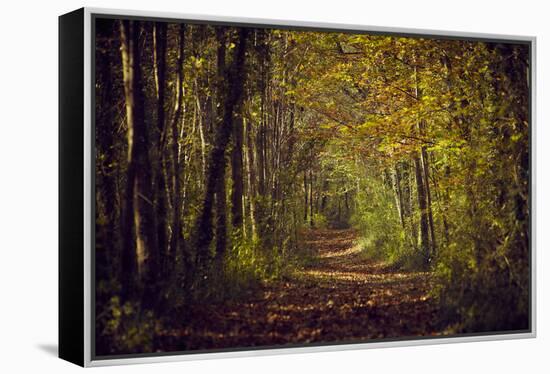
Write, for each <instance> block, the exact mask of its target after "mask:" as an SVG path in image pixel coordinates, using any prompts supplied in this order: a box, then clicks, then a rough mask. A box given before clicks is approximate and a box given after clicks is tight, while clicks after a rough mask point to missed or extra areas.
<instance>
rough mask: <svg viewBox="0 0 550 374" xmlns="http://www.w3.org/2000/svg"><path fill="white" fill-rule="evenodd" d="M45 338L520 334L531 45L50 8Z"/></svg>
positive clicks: (219, 350) (443, 339) (134, 348)
mask: <svg viewBox="0 0 550 374" xmlns="http://www.w3.org/2000/svg"><path fill="white" fill-rule="evenodd" d="M59 51H60V54H59V93H60V94H59V115H60V116H59V126H60V127H59V140H60V141H59V171H60V173H59V175H60V180H59V182H60V188H59V217H60V218H59V243H60V244H59V261H60V263H59V265H60V266H59V355H60V357H61V358H64V359H66V360H68V361H71V362H74V363H76V364H79V365H82V366H101V365H113V364H124V363H139V362H151V361H166V360H182V359H195V358H205V357H206V358H211V357H212V358H214V357H228V356H235V355H246V354H253V353H255V354H258V353H261V354H271V353H286V352H310V351H325V350H335V349H356V348H373V347H386V346H394V345H412V344H428V343H429V344H435V343H449V342H462V341H476V340H493V339H509V338H526V337H534V336H535V314H534V313H535V307H534V305H535V292H534V287H535V284H534V279H535V278H534V270H535V267H534V260H535V251H534V249H535V247H534V232H533V229H534V226H533V225H532V223H533V220H534V212H533V207H534V205H533V200H534V191H533V183H532V182H533V178H534V173H533V172H534V162H533V161H534V160H533V156H534V152H533V145H534V143H533V136H534V123H533V119H534V116H533V113H534V98H533V93H534V83H535V80H534V71H535V39H534V38H533V37H523V36H499V35H480V34H474V33H472V34H466V33H454V32H443V31H427V30H406V29H394V28H381V27H368V26H358V25H335V24H316V23H307V22H294V21H282V20H277V21H275V20H256V19H236V18H223V17H211V16H191V15H179V14H166V13H154V12H138V11H120V10H116V11H115V10H106V9H90V8H83V9H80V10H76V11H74V12H72V13H68V14H66V15H63V16H61V17H60V18H59Z"/></svg>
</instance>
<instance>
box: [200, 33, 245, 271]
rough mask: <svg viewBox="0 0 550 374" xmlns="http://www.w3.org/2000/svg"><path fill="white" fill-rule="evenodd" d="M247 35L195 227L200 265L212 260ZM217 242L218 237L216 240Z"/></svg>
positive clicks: (236, 59) (237, 52)
mask: <svg viewBox="0 0 550 374" xmlns="http://www.w3.org/2000/svg"><path fill="white" fill-rule="evenodd" d="M247 32H248V30H247V29H246V28H242V29H239V38H238V40H237V43H236V44H237V45H236V46H235V48H234V55H233V59H232V62H231V67H230V70H229V74H228V75H227V88H226V91H227V94H226V95H224V100H223V119H222V122H221V123H220V124H219V126H218V127H217V129H216V135H215V141H214V147H213V149H212V152H211V153H210V157H209V158H210V159H209V163H208V173H207V181H206V191H205V195H204V200H203V204H202V210H201V212H200V214H199V216H198V219H197V224H196V227H195V233H196V235H197V239H196V248H197V253H198V260H199V261H205V260H206V259H207V258H208V257H209V254H208V252H209V245H210V243H211V242H212V233H213V222H212V206H213V200H214V195H215V194H216V193H218V192H220V185H221V183H220V180H222V181H223V179H224V175H225V167H226V159H225V151H226V148H227V144H228V142H229V139H230V137H231V132H232V128H233V126H234V121H233V111H234V108H235V106H236V104H237V103H238V102H239V100H240V98H241V95H242V92H243V84H244V77H245V74H244V73H245V69H244V62H245V49H246V36H247ZM219 52H220V51H219ZM218 239H219V237H218V238H217V240H218ZM220 249H225V248H220ZM217 255H218V256H221V255H223V253H217Z"/></svg>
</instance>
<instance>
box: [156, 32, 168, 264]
mask: <svg viewBox="0 0 550 374" xmlns="http://www.w3.org/2000/svg"><path fill="white" fill-rule="evenodd" d="M166 36H167V35H166V23H164V22H155V24H154V26H153V41H154V51H153V57H154V66H155V83H156V93H157V133H156V134H157V135H156V136H155V142H156V144H157V148H156V150H157V152H156V155H155V156H156V163H157V165H156V170H155V187H156V191H155V194H156V204H155V215H156V218H157V237H158V247H159V263H160V265H161V266H162V268H164V269H166V265H167V263H166V255H167V252H168V244H167V226H168V219H167V216H168V212H167V209H166V201H167V195H166V179H165V159H164V149H165V147H164V132H165V128H164V127H165V109H164V105H165V85H166V79H165V76H166Z"/></svg>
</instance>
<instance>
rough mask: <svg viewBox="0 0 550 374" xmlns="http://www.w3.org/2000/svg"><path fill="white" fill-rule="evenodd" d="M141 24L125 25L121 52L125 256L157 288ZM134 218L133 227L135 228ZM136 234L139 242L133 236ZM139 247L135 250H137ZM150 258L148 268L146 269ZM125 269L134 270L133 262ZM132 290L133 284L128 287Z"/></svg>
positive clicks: (131, 23) (156, 250) (148, 283)
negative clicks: (125, 150) (124, 125)
mask: <svg viewBox="0 0 550 374" xmlns="http://www.w3.org/2000/svg"><path fill="white" fill-rule="evenodd" d="M139 34H140V23H139V22H138V21H122V22H121V44H122V48H121V53H122V61H123V78H124V92H125V97H126V120H127V125H128V171H127V183H128V185H127V186H128V187H127V192H126V195H127V196H126V209H125V219H124V223H125V226H126V228H125V229H124V231H125V250H124V255H125V256H129V257H133V255H131V254H130V253H131V252H134V251H135V257H136V259H137V275H138V278H139V279H140V280H142V281H143V280H145V278H147V279H146V280H147V285H148V286H151V285H156V281H157V277H158V244H157V237H156V223H155V214H154V208H153V201H154V198H153V186H152V177H151V169H152V168H151V162H150V159H149V135H148V131H147V127H146V125H145V112H144V111H145V99H144V96H143V83H142V78H141V67H140V51H139ZM132 218H133V225H132ZM132 234H134V235H135V241H134V239H133V238H130V236H131V235H132ZM134 245H135V248H134ZM146 259H147V262H148V266H147V267H146V266H145V260H146ZM124 261H128V263H126V265H125V267H127V268H128V269H125V270H129V271H133V269H132V268H133V266H134V265H133V264H131V263H133V261H134V260H133V259H132V258H129V259H125V260H124ZM125 281H126V282H127V281H128V279H126V280H125ZM125 285H126V286H129V287H132V285H129V284H125Z"/></svg>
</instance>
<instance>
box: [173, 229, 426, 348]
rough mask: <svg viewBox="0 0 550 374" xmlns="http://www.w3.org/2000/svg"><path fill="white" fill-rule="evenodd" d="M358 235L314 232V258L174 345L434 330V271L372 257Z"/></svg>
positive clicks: (203, 321)
mask: <svg viewBox="0 0 550 374" xmlns="http://www.w3.org/2000/svg"><path fill="white" fill-rule="evenodd" d="M355 242H356V233H355V232H354V231H353V230H328V229H327V230H322V229H318V230H310V231H308V232H307V233H306V234H305V244H306V245H308V246H309V248H310V250H311V252H312V254H313V256H314V260H313V261H311V264H309V265H308V266H306V267H305V268H303V269H301V270H299V271H297V272H296V273H295V274H293V275H292V276H291V277H290V278H289V279H287V280H285V281H280V282H277V283H275V284H270V285H269V286H266V287H265V288H264V289H263V290H262V292H260V293H259V295H257V296H254V297H251V299H250V300H248V301H246V302H236V303H229V304H224V305H223V306H221V307H220V306H218V307H215V308H207V310H208V311H207V312H204V311H203V312H202V313H200V315H199V316H196V318H195V319H194V322H193V326H192V327H188V328H185V329H183V330H180V331H178V332H177V334H176V335H178V336H177V337H176V336H173V339H170V341H171V343H170V344H169V345H170V346H171V349H170V350H174V349H178V350H180V349H181V350H187V349H205V348H206V349H212V348H230V347H231V348H235V347H250V346H273V345H280V344H289V343H290V344H292V343H294V344H296V343H307V342H331V341H339V342H342V341H347V342H352V341H358V340H368V339H380V338H392V337H394V338H395V337H400V338H403V337H408V336H418V335H432V334H435V333H436V330H435V328H434V326H433V323H434V321H435V307H434V303H433V300H431V299H430V298H429V295H428V292H429V290H430V283H429V279H428V274H426V273H420V272H412V273H411V272H402V271H398V270H395V269H391V268H390V267H388V266H386V265H385V264H383V263H380V262H375V261H371V260H366V259H365V258H364V256H362V254H361V253H360V248H359V247H358V246H357V245H356V244H355ZM205 307H206V306H205ZM164 343H166V341H165V342H164ZM163 345H165V344H163Z"/></svg>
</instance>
